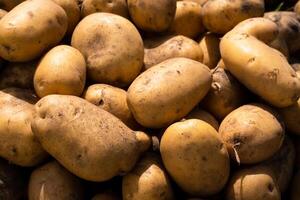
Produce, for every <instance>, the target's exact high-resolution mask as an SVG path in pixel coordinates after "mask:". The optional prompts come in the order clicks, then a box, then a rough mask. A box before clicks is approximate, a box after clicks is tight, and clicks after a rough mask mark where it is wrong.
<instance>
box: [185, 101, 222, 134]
mask: <svg viewBox="0 0 300 200" xmlns="http://www.w3.org/2000/svg"><path fill="white" fill-rule="evenodd" d="M185 119H199V120H202V121H205V122H206V123H208V124H210V125H211V126H212V127H214V128H215V129H216V130H217V131H218V130H219V122H218V121H217V120H216V119H215V117H214V116H213V115H211V114H210V113H208V112H206V111H205V110H202V109H201V108H199V107H196V108H195V109H193V110H192V112H190V113H189V114H188V115H187V116H185Z"/></svg>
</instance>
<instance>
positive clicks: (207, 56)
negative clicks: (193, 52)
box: [199, 33, 221, 69]
mask: <svg viewBox="0 0 300 200" xmlns="http://www.w3.org/2000/svg"><path fill="white" fill-rule="evenodd" d="M219 44H220V39H219V37H218V36H217V35H215V34H212V33H207V34H205V35H204V36H203V38H202V39H201V40H200V42H199V45H200V48H201V50H202V52H203V61H202V63H203V64H204V65H206V66H208V67H209V68H211V69H212V68H215V67H216V66H217V64H218V62H219V60H220V59H221V54H220V48H219Z"/></svg>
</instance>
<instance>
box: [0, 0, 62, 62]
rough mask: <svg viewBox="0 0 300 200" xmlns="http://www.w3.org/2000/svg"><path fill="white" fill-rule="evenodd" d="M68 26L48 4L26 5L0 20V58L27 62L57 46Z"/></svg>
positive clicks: (56, 8)
mask: <svg viewBox="0 0 300 200" xmlns="http://www.w3.org/2000/svg"><path fill="white" fill-rule="evenodd" d="M67 26H68V22H67V15H66V13H65V11H64V10H63V9H62V8H61V7H60V6H59V5H57V4H56V3H54V2H53V1H51V0H43V1H41V0H31V1H25V2H23V3H21V4H20V5H18V6H17V7H15V8H14V9H13V10H11V11H10V12H9V13H7V14H6V15H5V16H4V17H3V18H2V19H1V20H0V56H1V57H2V58H3V59H5V60H8V61H11V62H26V61H30V60H33V59H35V58H37V57H39V56H40V55H42V54H43V53H44V52H45V51H46V50H47V49H49V48H51V47H53V46H55V45H56V44H58V43H59V42H60V40H61V39H62V38H63V36H64V34H65V33H66V30H67Z"/></svg>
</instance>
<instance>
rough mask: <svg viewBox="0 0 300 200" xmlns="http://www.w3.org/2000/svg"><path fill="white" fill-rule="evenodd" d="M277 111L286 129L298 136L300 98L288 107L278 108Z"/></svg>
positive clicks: (299, 131)
mask: <svg viewBox="0 0 300 200" xmlns="http://www.w3.org/2000/svg"><path fill="white" fill-rule="evenodd" d="M279 112H280V114H281V116H282V119H283V121H284V124H285V125H286V128H287V130H288V131H289V132H290V133H293V134H295V135H299V136H300V99H298V101H297V102H296V103H295V104H293V105H291V106H289V107H286V108H282V109H279Z"/></svg>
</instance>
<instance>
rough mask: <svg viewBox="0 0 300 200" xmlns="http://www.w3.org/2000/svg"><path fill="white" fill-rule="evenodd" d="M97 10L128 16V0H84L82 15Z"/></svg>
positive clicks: (84, 15)
mask: <svg viewBox="0 0 300 200" xmlns="http://www.w3.org/2000/svg"><path fill="white" fill-rule="evenodd" d="M96 12H108V13H114V14H117V15H121V16H122V17H125V18H128V17H129V13H128V8H127V2H126V0H110V1H107V0H84V1H83V2H82V5H81V16H82V17H86V16H88V15H90V14H93V13H96Z"/></svg>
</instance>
